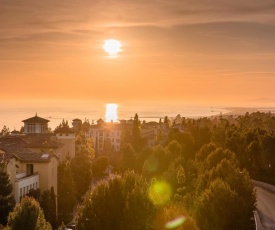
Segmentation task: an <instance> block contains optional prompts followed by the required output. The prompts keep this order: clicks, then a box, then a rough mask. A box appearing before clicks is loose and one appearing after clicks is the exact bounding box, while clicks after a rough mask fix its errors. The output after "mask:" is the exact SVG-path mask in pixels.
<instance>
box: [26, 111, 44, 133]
mask: <svg viewBox="0 0 275 230" xmlns="http://www.w3.org/2000/svg"><path fill="white" fill-rule="evenodd" d="M22 122H24V133H47V132H48V122H49V120H47V119H44V118H42V117H38V116H37V114H36V115H35V116H34V117H31V118H28V119H26V120H23V121H22Z"/></svg>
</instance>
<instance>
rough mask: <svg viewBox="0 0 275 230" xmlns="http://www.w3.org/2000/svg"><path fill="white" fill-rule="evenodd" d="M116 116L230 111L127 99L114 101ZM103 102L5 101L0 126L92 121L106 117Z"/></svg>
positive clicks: (192, 115) (190, 115) (195, 115)
mask: <svg viewBox="0 0 275 230" xmlns="http://www.w3.org/2000/svg"><path fill="white" fill-rule="evenodd" d="M117 105H118V107H117V116H118V120H121V119H130V118H133V117H134V116H135V114H136V113H137V114H138V116H139V118H140V120H141V121H143V120H145V121H147V122H148V121H159V119H160V118H163V117H164V116H168V117H169V118H170V117H175V116H177V115H178V114H180V115H181V116H182V117H186V118H199V117H210V116H213V115H219V114H221V113H222V114H225V113H228V112H230V111H229V110H227V109H225V108H219V107H211V106H192V105H182V104H153V103H127V104H122V103H121V104H119V103H118V104H117ZM105 113H106V103H55V104H51V105H49V104H46V103H33V104H19V105H17V106H12V105H6V106H2V107H1V108H0V130H1V129H2V127H3V126H4V125H6V126H7V127H8V128H9V129H10V131H12V130H14V129H15V130H20V128H21V127H22V126H23V122H22V120H24V119H27V118H30V117H33V116H35V115H36V114H37V115H38V116H39V117H43V118H46V119H48V120H50V122H49V127H50V128H51V129H52V130H54V129H55V127H56V126H58V125H59V124H60V122H62V120H63V119H65V120H68V122H69V124H70V125H71V123H72V120H73V119H75V118H79V119H81V120H82V121H84V119H85V118H86V119H88V120H89V121H90V122H93V121H94V122H95V123H96V121H97V120H98V119H99V118H102V119H103V120H105V118H106V114H105Z"/></svg>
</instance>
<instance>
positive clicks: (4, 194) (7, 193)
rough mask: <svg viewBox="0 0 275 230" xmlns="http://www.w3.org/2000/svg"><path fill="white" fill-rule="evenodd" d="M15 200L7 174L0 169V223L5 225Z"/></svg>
mask: <svg viewBox="0 0 275 230" xmlns="http://www.w3.org/2000/svg"><path fill="white" fill-rule="evenodd" d="M14 206H15V200H14V197H13V195H12V184H11V183H10V180H9V175H8V174H7V173H6V172H1V171H0V213H1V215H0V223H1V224H2V225H6V224H7V221H8V215H9V212H10V211H12V210H13V208H14Z"/></svg>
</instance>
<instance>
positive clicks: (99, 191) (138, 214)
mask: <svg viewBox="0 0 275 230" xmlns="http://www.w3.org/2000/svg"><path fill="white" fill-rule="evenodd" d="M151 186H152V184H150V183H148V182H146V180H145V179H144V178H143V177H142V176H140V175H138V174H135V173H134V172H126V173H125V174H124V175H123V176H122V177H114V178H112V179H109V180H108V181H105V182H101V183H99V184H98V185H97V186H96V187H95V188H94V190H93V191H92V192H91V193H90V192H88V193H87V195H86V198H85V201H84V204H83V206H82V207H81V208H80V210H79V213H78V217H77V229H80V230H81V229H83V230H85V229H94V230H97V229H98V230H104V229H106V230H107V229H114V230H119V229H121V230H122V229H123V230H141V229H144V230H146V229H164V227H165V224H167V222H169V221H171V220H173V219H174V218H176V217H181V216H182V215H183V214H182V213H183V210H182V209H181V208H180V207H178V209H177V210H178V213H174V214H171V209H173V208H174V209H176V205H175V204H173V203H170V205H169V206H164V204H163V205H156V204H154V202H153V201H152V200H151V198H150V196H149V192H150V188H151ZM156 192H157V193H158V192H159V191H156ZM166 213H169V214H166ZM184 218H185V219H187V220H188V221H186V223H185V224H186V226H187V224H188V226H190V228H188V229H197V228H196V225H195V223H194V222H193V221H192V220H191V219H190V218H188V217H187V216H186V217H184ZM160 223H163V226H162V228H158V227H157V226H159V225H160ZM191 226H192V227H191ZM156 227H157V228H156ZM184 229H185V228H184Z"/></svg>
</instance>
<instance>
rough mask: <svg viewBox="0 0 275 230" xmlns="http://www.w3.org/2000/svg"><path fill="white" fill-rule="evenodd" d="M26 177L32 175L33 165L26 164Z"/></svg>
mask: <svg viewBox="0 0 275 230" xmlns="http://www.w3.org/2000/svg"><path fill="white" fill-rule="evenodd" d="M26 167H27V176H29V175H32V174H33V164H27V166H26Z"/></svg>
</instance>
